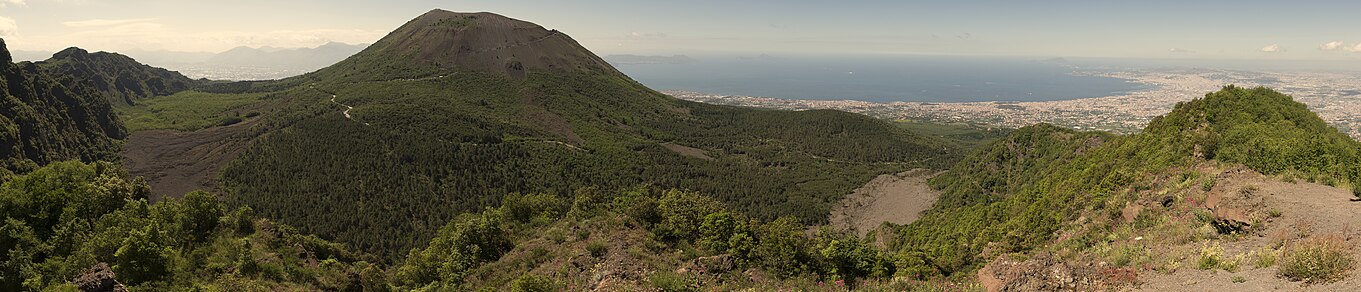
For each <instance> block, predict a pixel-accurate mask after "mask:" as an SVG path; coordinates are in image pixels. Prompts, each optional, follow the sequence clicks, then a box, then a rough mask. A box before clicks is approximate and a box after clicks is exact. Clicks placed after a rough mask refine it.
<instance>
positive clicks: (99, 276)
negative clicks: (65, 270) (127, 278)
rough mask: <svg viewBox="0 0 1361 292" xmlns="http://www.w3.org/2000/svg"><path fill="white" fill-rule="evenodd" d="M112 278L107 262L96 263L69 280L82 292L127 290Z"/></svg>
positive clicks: (117, 291)
mask: <svg viewBox="0 0 1361 292" xmlns="http://www.w3.org/2000/svg"><path fill="white" fill-rule="evenodd" d="M114 278H115V275H114V273H113V269H110V268H109V264H105V263H98V264H95V265H94V266H93V267H90V269H87V270H85V272H83V273H80V275H79V276H76V279H75V280H71V282H72V283H74V284H76V287H79V288H80V291H84V292H109V291H115V292H127V291H128V289H127V287H123V284H121V283H118V280H116V279H114Z"/></svg>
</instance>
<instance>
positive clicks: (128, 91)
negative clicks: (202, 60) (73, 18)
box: [36, 47, 195, 105]
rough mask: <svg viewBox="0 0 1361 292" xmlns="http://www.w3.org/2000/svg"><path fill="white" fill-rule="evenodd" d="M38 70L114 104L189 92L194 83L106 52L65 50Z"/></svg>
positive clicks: (133, 102)
mask: <svg viewBox="0 0 1361 292" xmlns="http://www.w3.org/2000/svg"><path fill="white" fill-rule="evenodd" d="M36 65H37V66H38V69H39V70H42V71H43V73H46V74H48V75H49V76H52V77H53V78H55V79H56V80H58V82H60V83H61V84H62V85H65V86H66V87H68V88H82V90H85V91H86V92H83V93H86V94H95V95H99V96H102V97H104V98H106V99H108V100H109V102H110V103H112V104H114V105H134V104H137V101H138V100H140V99H144V98H148V97H154V96H166V95H171V94H174V93H176V92H180V91H185V90H189V89H190V88H192V87H194V85H195V81H194V80H192V79H189V77H184V75H181V74H180V73H179V72H175V71H170V70H166V69H161V68H156V67H151V66H147V65H145V64H142V63H138V62H137V61H136V60H133V59H132V58H129V57H128V56H124V55H120V54H117V53H109V52H95V53H90V52H88V51H85V50H83V49H80V48H74V47H73V48H67V49H65V50H62V51H61V52H57V53H56V54H53V55H52V58H50V59H47V60H46V61H42V62H37V63H36Z"/></svg>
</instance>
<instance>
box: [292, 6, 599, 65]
mask: <svg viewBox="0 0 1361 292" xmlns="http://www.w3.org/2000/svg"><path fill="white" fill-rule="evenodd" d="M526 70H556V71H571V72H602V73H612V74H618V71H616V70H615V69H614V68H613V67H611V66H610V65H609V64H608V63H607V62H605V61H604V60H603V59H601V58H600V57H598V56H596V55H595V54H593V53H591V52H590V51H589V50H587V49H586V48H585V47H582V46H581V45H580V44H578V43H577V42H576V40H573V39H572V38H571V37H569V36H567V35H566V34H563V33H561V32H559V31H557V30H549V29H545V28H544V27H542V26H539V25H536V24H533V23H529V22H525V21H521V20H516V19H512V18H509V17H505V16H501V15H498V14H494V13H488V12H478V13H458V12H451V11H446V10H439V9H436V10H432V11H430V12H427V13H425V14H423V15H421V16H420V17H417V18H415V19H412V20H411V21H409V22H407V23H406V24H405V25H402V26H401V27H399V28H397V30H395V31H393V32H392V33H389V34H388V35H387V36H385V37H383V38H382V39H380V40H378V42H376V43H374V44H373V45H371V46H369V48H367V49H365V50H364V51H362V52H360V53H359V54H356V55H354V56H352V57H350V58H349V59H346V60H345V61H342V62H340V63H339V64H337V65H335V66H332V67H331V68H327V69H323V70H322V71H320V72H318V73H320V74H323V75H324V76H333V77H334V76H336V75H334V74H335V73H340V72H345V73H346V74H343V75H342V76H366V77H416V76H415V75H420V74H425V75H430V74H434V73H436V72H448V71H478V72H485V73H498V74H505V75H507V76H511V77H513V78H517V79H518V78H523V77H524V75H525V71H526ZM351 71H358V72H351Z"/></svg>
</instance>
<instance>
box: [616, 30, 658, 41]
mask: <svg viewBox="0 0 1361 292" xmlns="http://www.w3.org/2000/svg"><path fill="white" fill-rule="evenodd" d="M624 37H626V38H631V39H662V38H666V34H664V33H660V32H636V31H635V32H629V33H628V34H625V35H624Z"/></svg>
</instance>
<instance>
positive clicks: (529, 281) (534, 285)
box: [510, 274, 561, 292]
mask: <svg viewBox="0 0 1361 292" xmlns="http://www.w3.org/2000/svg"><path fill="white" fill-rule="evenodd" d="M559 289H561V288H560V287H558V285H557V284H556V283H553V280H551V279H548V278H547V277H544V276H540V275H534V274H525V275H523V276H520V278H516V279H515V281H513V282H511V283H510V291H513V292H550V291H558V290H559Z"/></svg>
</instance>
